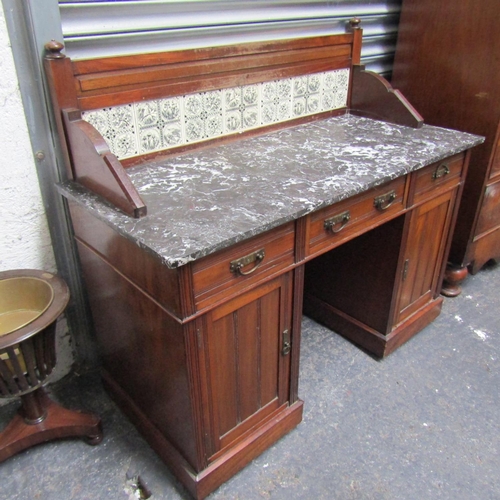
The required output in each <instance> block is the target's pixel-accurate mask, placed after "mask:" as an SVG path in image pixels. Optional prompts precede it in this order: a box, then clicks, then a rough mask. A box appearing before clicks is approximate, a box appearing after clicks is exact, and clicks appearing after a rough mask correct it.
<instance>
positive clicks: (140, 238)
mask: <svg viewBox="0 0 500 500" xmlns="http://www.w3.org/2000/svg"><path fill="white" fill-rule="evenodd" d="M483 140H484V138H482V137H479V136H476V135H473V134H469V133H464V132H459V131H455V130H451V129H444V128H440V127H434V126H430V125H423V127H422V128H420V129H412V128H410V127H402V126H398V125H392V124H388V123H385V122H378V121H375V120H372V119H369V118H360V117H357V116H353V115H348V114H346V115H343V116H339V117H334V118H329V119H327V120H320V121H314V122H310V123H308V124H304V125H298V126H294V127H290V128H286V129H282V130H279V131H276V132H272V133H270V134H264V135H262V136H257V137H253V138H247V139H242V140H241V141H236V142H233V143H229V144H225V145H219V146H214V147H212V148H206V149H202V150H195V151H191V152H190V153H187V154H183V155H180V156H178V157H173V158H168V159H166V160H164V161H161V162H157V161H156V162H149V163H146V164H144V165H141V166H138V167H133V168H131V169H129V170H128V173H129V176H130V178H131V180H132V182H133V183H134V185H135V186H136V188H137V189H138V191H139V194H140V195H141V196H142V198H143V200H144V201H145V203H146V205H147V206H148V215H147V216H145V217H143V218H141V219H134V218H132V217H129V216H127V215H125V214H123V213H122V212H121V211H119V210H118V209H116V208H115V207H113V206H112V205H111V204H109V203H107V202H106V201H105V200H102V199H101V198H100V197H99V196H98V195H95V194H94V193H92V192H90V191H89V190H87V189H86V188H85V187H83V186H81V185H79V184H76V183H74V182H71V181H66V182H64V183H61V184H60V185H59V186H58V189H59V191H60V192H61V193H62V194H63V195H64V196H66V197H68V198H70V199H72V200H73V201H75V202H76V203H78V204H79V205H81V206H83V207H85V208H86V209H87V210H88V211H90V212H91V213H92V214H93V215H94V216H95V217H97V218H98V219H100V220H101V221H103V222H104V223H106V224H107V225H108V226H110V227H112V228H113V229H114V230H116V231H117V232H118V233H119V234H121V235H122V236H124V237H126V238H127V239H129V240H131V241H132V242H133V243H134V244H136V245H138V246H139V247H141V248H143V249H144V250H146V251H148V252H150V253H152V254H153V255H155V256H156V257H158V258H160V259H161V261H162V262H163V263H164V264H165V265H166V266H167V267H169V268H177V267H180V266H183V265H185V264H187V263H189V262H192V261H195V260H197V259H200V258H201V257H204V256H206V255H210V254H212V253H214V252H216V251H218V250H221V249H223V248H226V247H228V246H230V245H233V244H235V243H238V242H239V241H243V240H245V239H248V238H251V237H252V236H256V235H258V234H261V233H264V232H266V231H268V230H270V229H273V228H275V227H277V226H279V225H282V224H284V223H286V222H289V221H291V220H294V219H298V218H300V217H302V216H304V215H306V214H308V213H311V212H314V211H315V210H318V209H320V208H323V207H325V206H328V205H331V204H333V203H336V202H339V201H341V200H343V199H345V198H348V197H350V196H354V195H356V194H358V193H360V192H364V191H367V190H368V189H371V188H372V187H375V186H377V185H381V184H383V183H385V182H388V181H389V180H392V179H394V178H396V177H400V176H402V175H405V174H407V173H410V172H412V171H414V170H418V169H419V168H422V167H425V166H426V165H429V164H431V163H434V162H437V161H440V160H442V159H444V158H446V157H449V156H452V155H454V154H458V153H460V152H462V151H465V150H467V149H469V148H471V147H473V146H476V145H478V144H480V143H481V142H483Z"/></svg>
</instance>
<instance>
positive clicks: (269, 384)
mask: <svg viewBox="0 0 500 500" xmlns="http://www.w3.org/2000/svg"><path fill="white" fill-rule="evenodd" d="M291 315H292V274H291V273H288V274H285V275H283V276H281V277H279V278H277V279H274V280H272V281H270V282H268V283H265V284H263V285H261V286H259V287H258V288H256V289H254V290H251V291H249V292H247V293H246V294H244V295H242V296H240V297H238V298H236V299H233V300H231V301H229V302H227V303H225V304H223V305H221V306H219V307H217V308H216V309H214V310H212V311H210V312H209V313H207V314H206V315H205V316H204V318H203V345H204V353H205V365H206V382H205V385H206V392H207V395H206V398H207V400H208V403H209V404H208V406H206V407H208V408H209V410H208V411H209V416H208V418H205V425H206V426H208V427H209V430H208V431H207V432H205V435H207V434H208V436H211V437H209V441H210V442H209V443H207V444H208V450H207V451H208V453H207V455H208V458H209V461H213V460H215V459H216V458H217V457H218V456H219V455H220V454H221V452H222V451H223V450H224V449H225V448H227V447H228V446H232V445H235V444H236V443H237V442H238V441H240V440H242V439H244V437H245V435H246V434H248V433H249V432H250V431H251V430H254V429H255V427H256V426H258V425H260V424H262V423H264V422H265V421H267V420H269V419H271V418H272V417H273V415H275V414H276V413H278V412H279V411H280V409H283V406H285V407H286V405H287V403H288V400H289V379H290V373H289V372H290V354H289V349H288V348H287V342H289V341H290V335H291V333H290V329H291V324H292V321H291Z"/></svg>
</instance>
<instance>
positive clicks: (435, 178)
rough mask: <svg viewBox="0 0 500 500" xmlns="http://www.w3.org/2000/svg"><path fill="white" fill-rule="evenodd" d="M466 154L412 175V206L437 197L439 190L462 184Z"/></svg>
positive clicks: (440, 162) (437, 163) (429, 166)
mask: <svg viewBox="0 0 500 500" xmlns="http://www.w3.org/2000/svg"><path fill="white" fill-rule="evenodd" d="M464 157H465V156H464V154H462V153H460V154H458V155H455V156H452V157H450V158H446V159H445V160H442V161H439V162H436V163H433V164H432V165H428V166H427V167H424V168H422V169H420V170H417V171H416V172H413V173H412V174H411V188H410V197H412V193H413V197H412V198H413V199H410V200H409V202H410V205H414V204H417V203H420V202H422V201H425V200H427V199H430V198H432V197H433V196H436V195H437V194H438V193H436V191H437V190H442V189H446V188H449V187H453V186H456V185H458V184H459V183H460V179H461V177H462V169H463V166H464Z"/></svg>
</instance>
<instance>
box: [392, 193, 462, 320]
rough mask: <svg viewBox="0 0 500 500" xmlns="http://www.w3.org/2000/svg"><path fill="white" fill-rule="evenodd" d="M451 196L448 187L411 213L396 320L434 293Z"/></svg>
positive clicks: (423, 302) (449, 212)
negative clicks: (447, 190)
mask: <svg viewBox="0 0 500 500" xmlns="http://www.w3.org/2000/svg"><path fill="white" fill-rule="evenodd" d="M454 197H455V191H450V192H448V193H445V194H444V195H442V196H439V197H437V198H435V199H433V200H431V201H429V202H427V203H425V204H423V205H421V206H420V207H417V208H416V209H415V210H414V211H413V213H412V214H411V221H410V228H409V232H408V235H409V236H408V241H407V244H406V248H407V250H406V252H405V256H404V265H403V269H402V280H403V282H402V285H401V289H400V293H399V306H398V311H399V317H398V319H397V322H401V321H403V320H404V319H406V318H407V317H408V316H410V315H411V314H413V313H414V312H415V311H417V310H418V309H420V307H422V306H423V305H425V304H427V303H428V302H429V300H431V299H432V297H433V296H434V294H435V293H436V290H437V286H438V282H437V281H438V278H439V275H440V270H441V267H442V265H443V257H444V255H443V253H444V249H445V245H446V237H447V234H448V228H449V225H450V219H451V209H452V206H453V203H452V202H453V200H454Z"/></svg>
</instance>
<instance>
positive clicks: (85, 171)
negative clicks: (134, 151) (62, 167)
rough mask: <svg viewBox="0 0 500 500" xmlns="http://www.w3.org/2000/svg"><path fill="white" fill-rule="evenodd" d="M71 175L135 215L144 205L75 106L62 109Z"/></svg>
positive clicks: (141, 212)
mask: <svg viewBox="0 0 500 500" xmlns="http://www.w3.org/2000/svg"><path fill="white" fill-rule="evenodd" d="M62 115H63V120H64V126H65V129H66V134H67V140H68V145H69V149H70V159H71V164H72V167H73V174H74V178H75V179H76V180H77V181H78V182H79V183H80V184H82V185H83V186H85V187H87V188H88V189H90V190H91V191H93V192H94V193H97V194H99V195H101V196H102V197H103V198H104V199H106V200H108V201H110V202H111V203H112V204H113V205H115V206H116V207H118V208H119V209H120V210H122V211H123V212H125V213H126V214H127V215H131V216H133V217H135V218H139V217H143V216H144V215H146V213H147V207H146V205H145V204H144V202H143V201H142V199H141V197H140V195H139V193H138V192H137V189H136V188H135V186H134V185H133V184H132V181H131V180H130V178H129V177H128V175H127V174H126V173H125V170H124V169H123V167H122V165H121V163H120V162H119V161H118V160H117V158H116V156H115V155H114V154H113V153H111V151H110V150H109V147H108V145H107V143H106V141H105V140H104V138H103V137H102V135H101V134H100V133H99V132H98V131H97V130H96V129H95V128H94V127H93V126H92V125H91V124H90V123H88V122H86V121H85V120H83V119H82V116H81V113H80V111H79V110H77V109H63V110H62Z"/></svg>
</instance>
